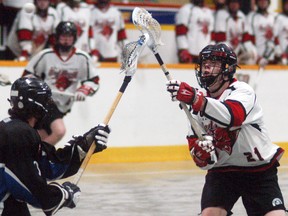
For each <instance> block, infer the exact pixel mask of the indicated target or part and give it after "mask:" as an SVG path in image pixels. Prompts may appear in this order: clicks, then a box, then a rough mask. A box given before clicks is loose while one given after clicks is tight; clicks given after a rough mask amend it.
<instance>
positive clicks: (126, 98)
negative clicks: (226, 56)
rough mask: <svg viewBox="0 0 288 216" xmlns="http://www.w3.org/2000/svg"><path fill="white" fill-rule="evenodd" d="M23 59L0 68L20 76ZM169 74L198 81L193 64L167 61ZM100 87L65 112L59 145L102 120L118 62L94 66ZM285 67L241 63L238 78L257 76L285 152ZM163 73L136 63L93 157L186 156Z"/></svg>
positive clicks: (180, 119) (183, 124)
mask: <svg viewBox="0 0 288 216" xmlns="http://www.w3.org/2000/svg"><path fill="white" fill-rule="evenodd" d="M25 64H26V63H25V62H23V63H16V62H15V63H14V62H0V74H4V75H7V76H8V77H9V79H10V81H11V82H13V81H14V80H15V79H17V78H18V77H20V75H21V73H22V71H23V69H24V66H25ZM167 66H168V68H170V73H171V75H172V76H173V77H174V78H177V79H179V80H183V81H186V82H188V83H189V84H191V85H193V86H196V87H198V84H197V81H196V79H195V75H194V65H179V64H171V65H169V64H168V65H167ZM98 70H99V74H100V82H101V87H100V89H99V91H98V92H97V93H96V95H94V96H93V97H89V98H88V99H87V101H86V102H75V104H74V107H73V108H72V111H71V113H69V114H68V115H67V116H66V117H65V118H64V120H65V123H66V126H67V134H66V135H65V137H64V139H63V140H62V141H61V142H60V143H59V145H58V147H60V146H63V145H64V144H65V142H66V141H68V140H69V139H70V138H71V137H72V135H75V134H83V133H84V132H85V131H87V130H89V129H90V128H91V127H93V126H95V125H96V124H98V123H101V122H102V121H103V120H104V118H105V116H106V114H107V113H108V111H109V109H110V106H111V105H112V102H113V101H114V99H115V97H116V95H117V93H118V90H119V88H120V86H121V84H122V81H123V78H124V74H120V73H119V64H112V63H111V64H108V63H106V64H101V65H100V66H99V68H98ZM287 70H288V67H284V66H282V67H281V66H268V67H267V69H266V70H265V71H264V73H263V74H262V75H261V76H260V77H258V74H257V67H256V66H250V67H248V66H242V67H241V69H240V70H239V71H238V76H239V78H240V79H246V81H247V79H248V78H249V83H250V84H251V85H252V86H253V85H254V82H255V81H257V82H258V88H257V95H258V99H259V100H260V102H261V104H262V106H263V110H264V113H265V121H266V125H267V128H268V130H269V131H270V136H271V139H272V141H273V142H276V143H277V144H279V145H281V146H282V147H284V148H286V155H285V157H288V156H287V152H288V147H287V146H288V133H287V124H286V123H287V122H288V115H287V107H288V100H287V99H286V98H287V95H288V89H287V87H286V85H287V80H288V73H287ZM165 82H166V78H165V76H164V75H163V72H162V70H161V69H159V67H158V65H156V64H149V65H144V64H140V65H139V69H138V70H137V73H136V74H135V76H134V77H133V79H132V81H131V83H130V84H129V86H128V87H127V90H126V92H125V93H124V95H123V97H122V99H121V101H120V103H119V105H118V107H117V109H116V111H115V112H114V115H113V116H112V119H111V120H110V126H111V128H112V133H111V136H110V139H109V144H108V145H109V149H107V150H106V151H105V152H103V153H101V154H97V155H96V157H94V158H95V160H94V159H92V162H93V161H97V162H117V161H127V162H130V161H155V160H156V161H158V160H183V159H184V160H186V159H190V156H189V154H188V151H187V146H186V139H185V136H186V132H187V120H186V116H185V114H184V112H183V111H181V110H180V109H179V107H178V104H177V102H171V100H170V96H169V94H168V93H167V92H166V86H165ZM0 88H1V90H0V91H1V94H0V101H2V102H1V110H0V118H1V119H2V118H4V117H6V116H7V110H8V108H9V103H8V101H7V98H8V97H9V91H10V86H0Z"/></svg>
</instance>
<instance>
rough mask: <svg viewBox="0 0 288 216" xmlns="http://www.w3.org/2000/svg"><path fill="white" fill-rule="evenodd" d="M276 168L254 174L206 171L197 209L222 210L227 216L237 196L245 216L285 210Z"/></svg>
mask: <svg viewBox="0 0 288 216" xmlns="http://www.w3.org/2000/svg"><path fill="white" fill-rule="evenodd" d="M278 165H279V164H278V163H277V165H275V166H273V167H272V168H270V169H268V170H266V171H263V172H257V173H248V172H209V173H208V174H207V175H206V180H205V185H204V188H203V192H202V198H201V209H202V211H203V209H205V208H207V207H223V208H224V209H225V210H226V211H227V212H228V215H231V214H232V211H231V210H232V208H233V206H234V204H235V203H236V201H237V200H238V199H239V198H240V197H241V198H242V202H243V205H244V207H245V209H246V211H247V215H249V216H262V215H265V214H266V213H268V212H270V211H272V210H279V209H283V210H285V205H284V199H283V196H282V193H281V190H280V187H279V184H278V177H277V166H278Z"/></svg>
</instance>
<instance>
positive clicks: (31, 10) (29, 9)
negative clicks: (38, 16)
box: [23, 2, 36, 13]
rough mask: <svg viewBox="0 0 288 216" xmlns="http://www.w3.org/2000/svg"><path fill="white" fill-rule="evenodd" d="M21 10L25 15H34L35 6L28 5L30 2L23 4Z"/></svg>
mask: <svg viewBox="0 0 288 216" xmlns="http://www.w3.org/2000/svg"><path fill="white" fill-rule="evenodd" d="M23 8H24V11H25V12H26V13H34V12H35V10H36V7H35V5H34V4H33V3H30V2H27V3H25V4H24V6H23Z"/></svg>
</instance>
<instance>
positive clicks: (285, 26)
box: [274, 0, 288, 65]
mask: <svg viewBox="0 0 288 216" xmlns="http://www.w3.org/2000/svg"><path fill="white" fill-rule="evenodd" d="M274 27H275V31H274V32H275V36H276V40H277V41H278V43H279V47H280V53H279V54H278V55H279V57H280V61H279V63H281V64H283V65H287V61H288V0H282V13H279V14H278V15H277V16H276V19H275V25H274Z"/></svg>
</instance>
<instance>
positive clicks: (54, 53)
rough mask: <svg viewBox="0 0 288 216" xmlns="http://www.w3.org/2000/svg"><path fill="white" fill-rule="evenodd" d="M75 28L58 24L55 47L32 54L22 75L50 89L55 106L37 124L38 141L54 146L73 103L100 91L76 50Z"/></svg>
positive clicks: (86, 61)
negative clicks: (45, 84)
mask: <svg viewBox="0 0 288 216" xmlns="http://www.w3.org/2000/svg"><path fill="white" fill-rule="evenodd" d="M76 40H77V28H76V25H75V24H74V22H63V21H62V22H60V23H59V25H58V26H57V28H56V44H55V46H54V47H53V49H52V48H49V49H45V50H43V51H42V52H40V53H38V54H37V55H35V56H34V57H33V58H32V59H31V60H30V62H29V64H28V65H27V66H26V68H25V71H24V73H23V76H36V77H38V78H41V79H43V80H44V81H45V82H46V83H47V84H48V85H49V87H50V88H51V90H52V97H53V100H54V102H55V104H52V105H51V106H50V107H49V113H50V115H49V116H46V117H47V118H45V119H43V121H42V122H41V123H40V124H39V125H38V129H39V130H38V131H39V134H40V136H41V139H42V140H43V141H45V142H47V143H49V144H51V145H56V144H57V143H58V142H59V141H60V140H61V139H62V138H63V136H64V135H65V133H66V127H65V124H64V120H63V117H64V116H65V115H66V114H67V113H69V112H70V110H71V109H72V106H73V104H74V101H85V99H86V97H87V96H92V95H94V94H95V93H96V92H97V90H98V88H99V76H98V73H97V71H96V68H95V67H94V64H93V62H92V60H91V58H90V56H89V55H88V53H86V52H84V51H82V50H79V49H76V48H75V47H74V44H75V42H76Z"/></svg>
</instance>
